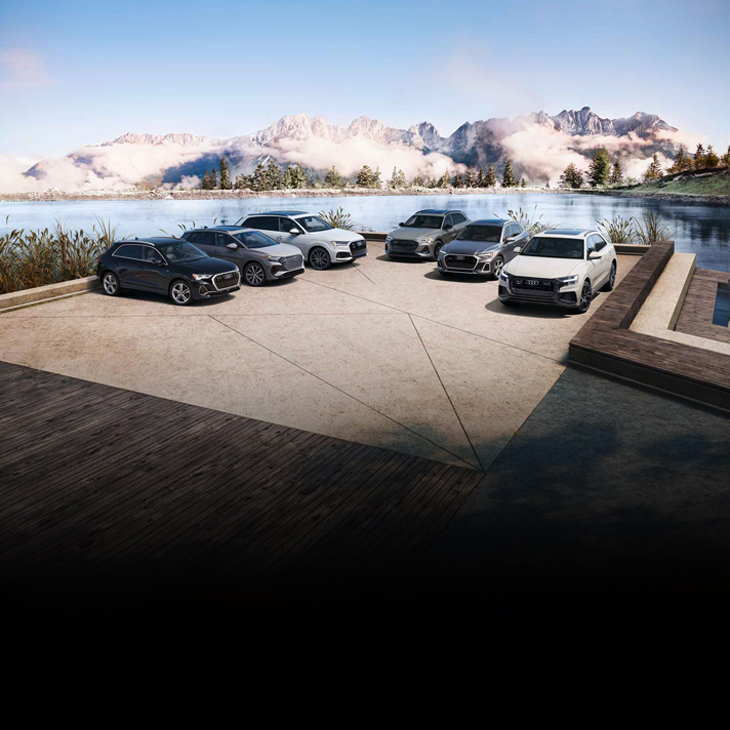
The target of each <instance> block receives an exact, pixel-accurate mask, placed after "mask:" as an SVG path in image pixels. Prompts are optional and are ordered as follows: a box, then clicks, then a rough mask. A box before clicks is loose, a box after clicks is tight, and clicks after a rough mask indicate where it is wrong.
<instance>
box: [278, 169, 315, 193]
mask: <svg viewBox="0 0 730 730" xmlns="http://www.w3.org/2000/svg"><path fill="white" fill-rule="evenodd" d="M283 182H284V187H285V188H287V189H289V190H297V189H298V188H306V187H307V184H308V183H309V180H308V179H307V174H306V173H305V172H304V170H302V168H301V167H300V166H299V165H289V167H287V168H286V171H285V172H284V181H283Z"/></svg>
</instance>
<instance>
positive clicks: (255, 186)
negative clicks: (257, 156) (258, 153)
mask: <svg viewBox="0 0 730 730" xmlns="http://www.w3.org/2000/svg"><path fill="white" fill-rule="evenodd" d="M267 184H268V179H267V176H266V168H265V167H264V163H263V162H259V164H258V165H256V169H255V170H254V171H253V175H252V177H251V189H252V190H257V191H260V190H268V188H267V187H266V186H267Z"/></svg>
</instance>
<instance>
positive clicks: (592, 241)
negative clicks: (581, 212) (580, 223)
mask: <svg viewBox="0 0 730 730" xmlns="http://www.w3.org/2000/svg"><path fill="white" fill-rule="evenodd" d="M596 238H597V236H588V238H587V240H586V253H590V252H591V251H595V250H596V244H597V243H598V241H597V240H596Z"/></svg>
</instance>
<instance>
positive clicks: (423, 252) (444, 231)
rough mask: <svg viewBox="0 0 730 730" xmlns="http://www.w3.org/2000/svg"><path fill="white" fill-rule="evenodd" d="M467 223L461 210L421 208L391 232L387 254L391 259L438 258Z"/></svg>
mask: <svg viewBox="0 0 730 730" xmlns="http://www.w3.org/2000/svg"><path fill="white" fill-rule="evenodd" d="M468 222H469V219H468V218H467V217H466V216H465V215H464V214H463V213H462V212H461V211H460V210H437V209H427V210H419V211H418V212H417V213H415V214H414V215H412V216H411V217H410V218H409V219H408V220H407V221H406V222H405V223H399V224H398V226H399V227H398V228H396V229H395V230H394V231H391V232H390V233H389V234H388V236H387V237H386V239H385V253H386V254H387V255H388V256H389V257H391V258H411V259H437V258H438V255H439V251H441V247H442V246H444V245H445V244H447V243H449V241H453V240H454V239H455V238H456V236H458V235H459V231H461V229H462V228H464V226H465V225H466V224H467V223H468Z"/></svg>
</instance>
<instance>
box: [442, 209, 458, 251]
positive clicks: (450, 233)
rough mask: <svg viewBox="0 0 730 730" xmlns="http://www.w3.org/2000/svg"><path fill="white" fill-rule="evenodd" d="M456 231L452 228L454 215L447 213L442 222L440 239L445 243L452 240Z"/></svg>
mask: <svg viewBox="0 0 730 730" xmlns="http://www.w3.org/2000/svg"><path fill="white" fill-rule="evenodd" d="M456 234H457V231H455V230H454V217H453V216H452V215H451V213H449V215H447V216H444V223H443V228H442V233H441V240H442V241H443V242H444V243H445V244H446V243H449V242H450V241H453V240H454V239H455V238H456Z"/></svg>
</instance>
